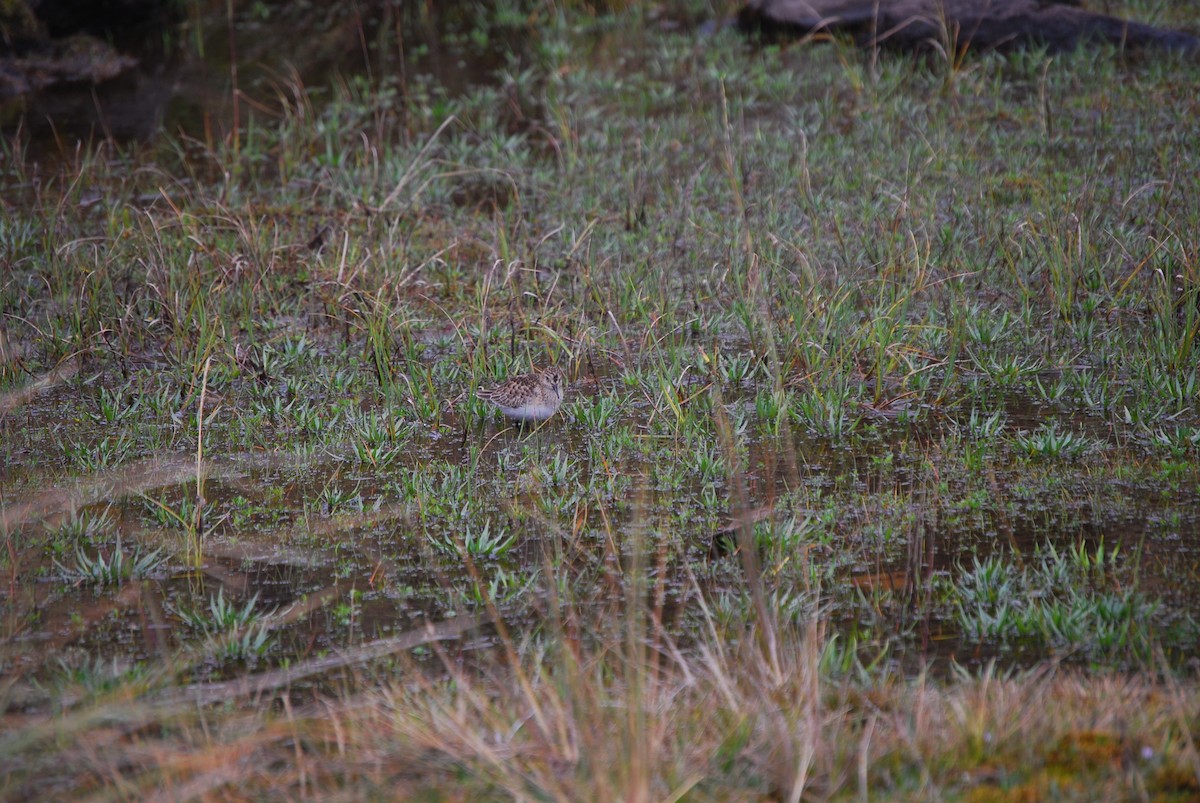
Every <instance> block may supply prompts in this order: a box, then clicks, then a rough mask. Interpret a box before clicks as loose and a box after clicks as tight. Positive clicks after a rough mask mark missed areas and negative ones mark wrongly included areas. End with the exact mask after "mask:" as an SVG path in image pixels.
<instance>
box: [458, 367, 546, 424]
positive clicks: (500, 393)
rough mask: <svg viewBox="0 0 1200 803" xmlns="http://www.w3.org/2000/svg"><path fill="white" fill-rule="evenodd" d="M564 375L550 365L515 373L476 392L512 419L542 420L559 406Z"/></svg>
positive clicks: (523, 420)
mask: <svg viewBox="0 0 1200 803" xmlns="http://www.w3.org/2000/svg"><path fill="white" fill-rule="evenodd" d="M565 387H566V377H564V376H563V372H562V369H561V368H559V367H558V366H556V365H551V366H550V367H549V368H546V369H545V370H542V371H539V370H536V369H535V370H533V371H531V372H530V373H527V374H521V375H520V376H514V377H513V378H512V379H509V380H507V381H505V382H501V383H500V384H499V385H496V386H495V387H492V388H485V389H483V390H480V391H478V392H477V393H476V395H477V396H478V397H479V398H481V399H483V400H484V401H488V402H491V403H492V404H494V405H496V406H497V407H499V408H500V412H502V413H504V415H506V416H508V417H509V418H511V419H513V420H514V421H521V422H526V421H545V420H546V419H547V418H549V417H550V416H552V415H554V414H555V413H557V412H558V408H559V407H560V406H562V399H563V389H564V388H565Z"/></svg>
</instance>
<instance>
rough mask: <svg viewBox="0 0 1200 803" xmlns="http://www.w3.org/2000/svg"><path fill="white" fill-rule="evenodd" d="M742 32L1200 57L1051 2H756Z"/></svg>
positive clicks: (1180, 39)
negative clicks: (1108, 46)
mask: <svg viewBox="0 0 1200 803" xmlns="http://www.w3.org/2000/svg"><path fill="white" fill-rule="evenodd" d="M738 22H739V24H740V25H741V26H742V27H743V28H747V29H762V30H768V31H777V32H790V33H797V34H818V33H833V32H838V31H843V32H846V33H849V34H850V35H851V36H853V37H854V38H855V39H856V40H857V41H858V42H859V44H861V45H863V46H866V47H888V48H897V49H902V50H928V49H943V50H944V49H945V46H946V44H947V43H950V42H952V43H953V47H954V50H955V51H961V50H963V49H964V48H968V47H970V48H973V49H977V50H1010V49H1013V48H1017V47H1026V46H1029V45H1035V46H1036V45H1041V46H1045V47H1046V48H1047V49H1049V50H1050V51H1051V52H1054V51H1061V50H1070V49H1073V48H1076V47H1079V46H1080V45H1082V44H1086V43H1088V42H1111V43H1113V44H1116V45H1119V46H1123V47H1160V48H1165V49H1169V50H1181V51H1186V52H1190V53H1197V52H1200V38H1198V37H1196V36H1194V35H1192V34H1189V33H1185V32H1183V31H1171V30H1165V29H1162V28H1155V27H1154V26H1152V25H1144V24H1142V23H1139V22H1132V21H1130V20H1123V19H1120V18H1118V17H1112V16H1108V15H1106V14H1098V13H1095V12H1092V11H1088V10H1086V9H1083V8H1080V7H1079V4H1078V3H1066V2H1052V1H1048V0H749V2H747V3H746V5H745V6H744V7H743V8H742V11H741V12H740V14H739V16H738Z"/></svg>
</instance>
